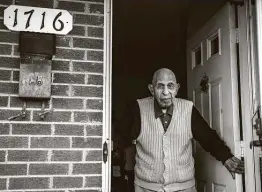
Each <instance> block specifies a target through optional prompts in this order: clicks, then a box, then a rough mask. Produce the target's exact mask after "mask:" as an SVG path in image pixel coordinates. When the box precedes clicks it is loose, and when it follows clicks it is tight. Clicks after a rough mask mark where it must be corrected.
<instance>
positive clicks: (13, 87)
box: [0, 83, 18, 94]
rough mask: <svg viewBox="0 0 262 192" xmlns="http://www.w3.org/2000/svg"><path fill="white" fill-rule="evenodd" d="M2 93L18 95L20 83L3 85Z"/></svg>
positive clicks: (0, 89) (0, 87)
mask: <svg viewBox="0 0 262 192" xmlns="http://www.w3.org/2000/svg"><path fill="white" fill-rule="evenodd" d="M0 93H10V94H18V83H1V86H0Z"/></svg>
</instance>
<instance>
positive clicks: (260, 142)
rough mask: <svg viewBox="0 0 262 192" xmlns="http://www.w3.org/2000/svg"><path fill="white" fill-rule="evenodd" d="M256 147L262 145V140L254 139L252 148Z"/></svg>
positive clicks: (251, 143) (251, 144)
mask: <svg viewBox="0 0 262 192" xmlns="http://www.w3.org/2000/svg"><path fill="white" fill-rule="evenodd" d="M253 146H254V147H262V140H254V141H251V142H250V145H249V147H250V149H252V148H253Z"/></svg>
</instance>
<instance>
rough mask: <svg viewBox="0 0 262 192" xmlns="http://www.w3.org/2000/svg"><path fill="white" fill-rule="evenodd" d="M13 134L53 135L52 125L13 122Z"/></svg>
mask: <svg viewBox="0 0 262 192" xmlns="http://www.w3.org/2000/svg"><path fill="white" fill-rule="evenodd" d="M12 133H13V135H51V125H46V124H13V127H12Z"/></svg>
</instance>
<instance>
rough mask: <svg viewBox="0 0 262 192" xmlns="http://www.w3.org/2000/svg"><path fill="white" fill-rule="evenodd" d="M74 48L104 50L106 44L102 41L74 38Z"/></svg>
mask: <svg viewBox="0 0 262 192" xmlns="http://www.w3.org/2000/svg"><path fill="white" fill-rule="evenodd" d="M73 40H74V41H73V44H74V47H79V48H86V49H88V48H89V49H103V46H104V42H103V40H101V39H88V38H77V37H74V38H73Z"/></svg>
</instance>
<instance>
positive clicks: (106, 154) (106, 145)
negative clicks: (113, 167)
mask: <svg viewBox="0 0 262 192" xmlns="http://www.w3.org/2000/svg"><path fill="white" fill-rule="evenodd" d="M107 158H108V144H107V142H106V141H105V142H104V144H103V162H104V163H106V162H107Z"/></svg>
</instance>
